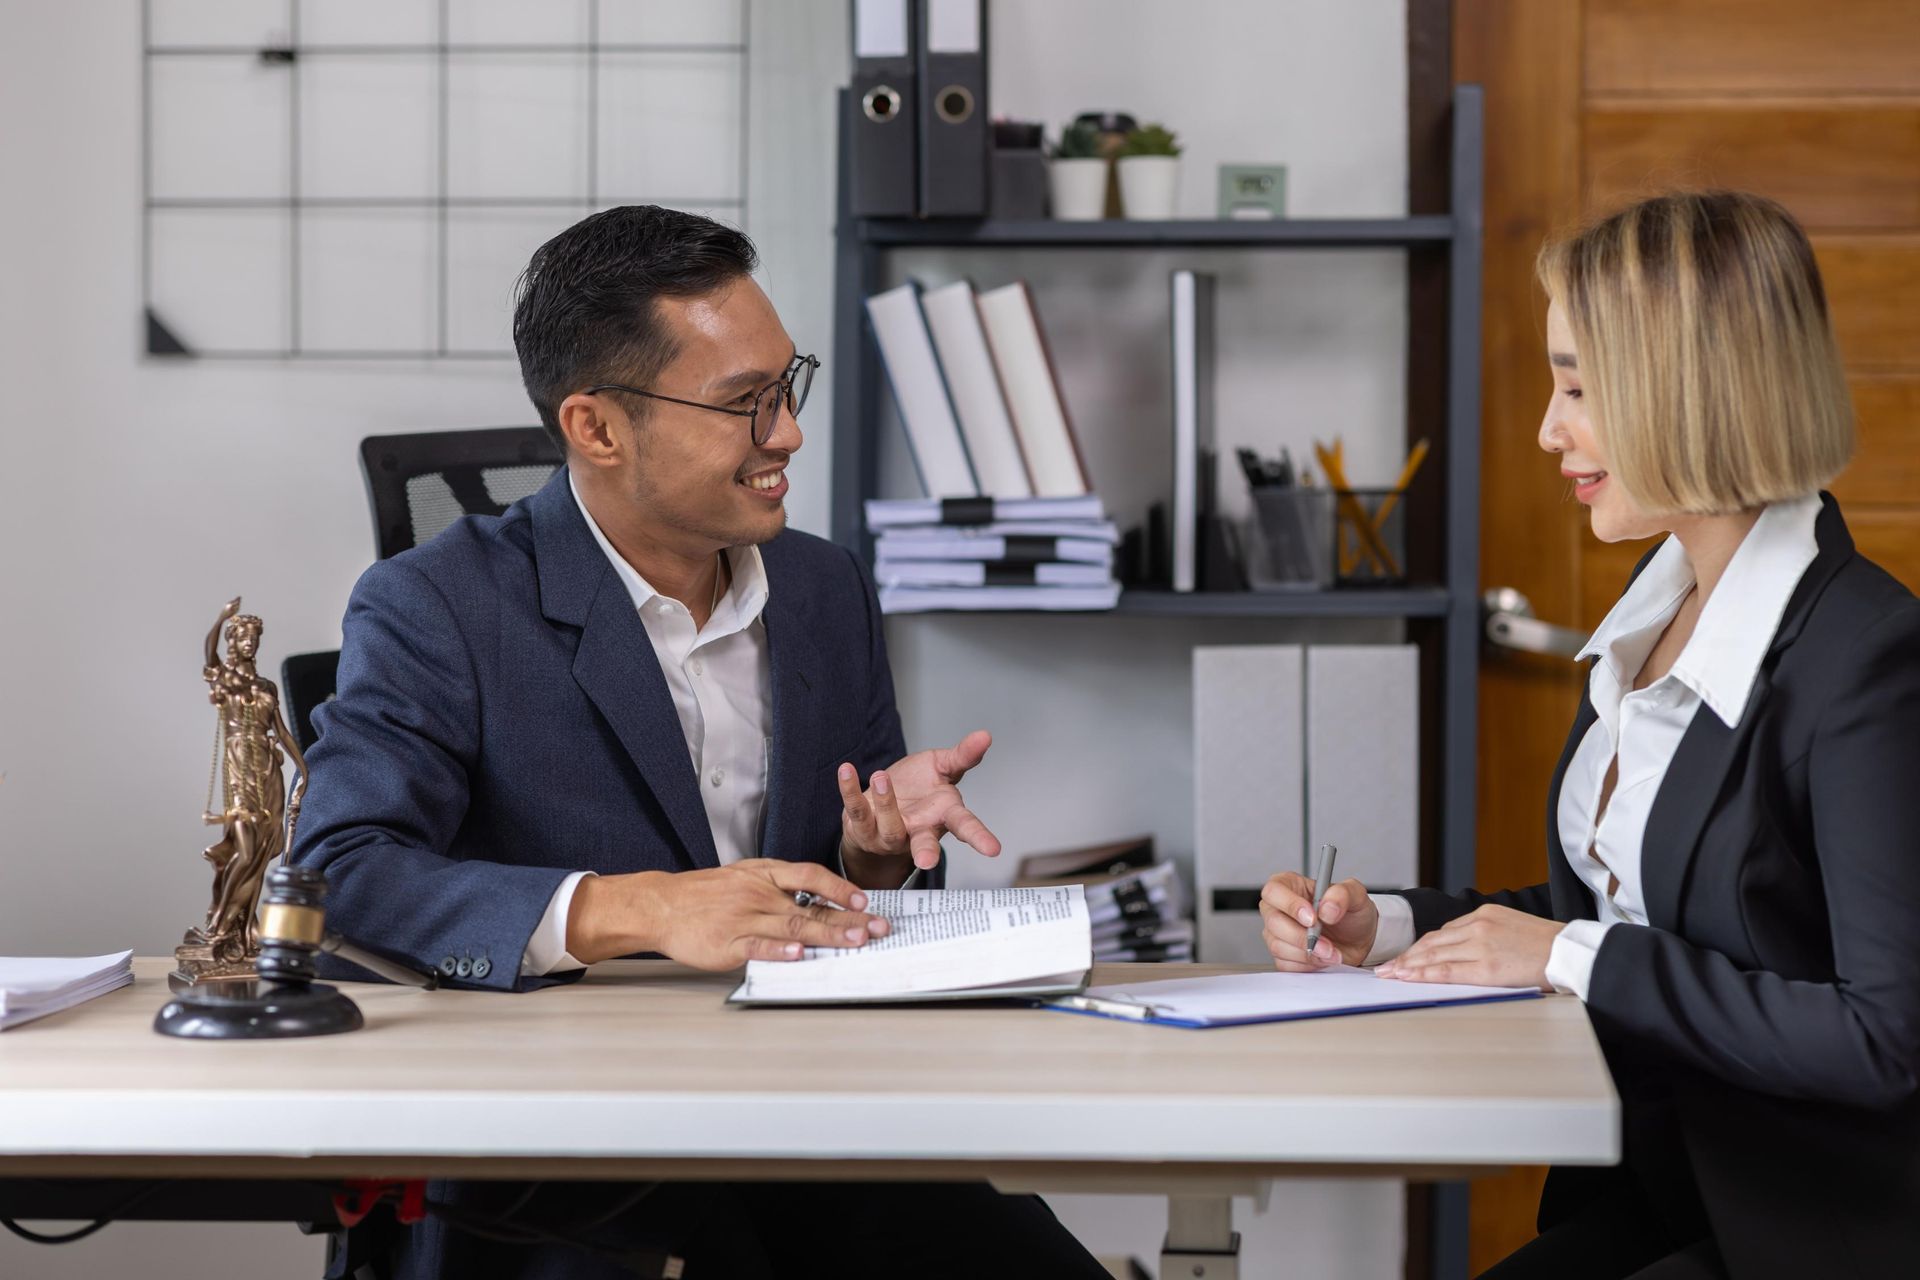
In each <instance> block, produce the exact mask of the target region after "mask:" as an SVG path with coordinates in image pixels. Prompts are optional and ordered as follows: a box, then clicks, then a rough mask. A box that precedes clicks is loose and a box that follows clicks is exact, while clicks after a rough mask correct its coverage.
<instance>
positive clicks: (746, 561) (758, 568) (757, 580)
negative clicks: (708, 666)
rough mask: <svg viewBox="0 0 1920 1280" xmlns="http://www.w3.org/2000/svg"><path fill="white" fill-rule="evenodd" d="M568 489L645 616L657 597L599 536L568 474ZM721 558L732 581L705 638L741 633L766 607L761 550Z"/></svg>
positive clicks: (727, 552)
mask: <svg viewBox="0 0 1920 1280" xmlns="http://www.w3.org/2000/svg"><path fill="white" fill-rule="evenodd" d="M567 488H568V489H569V490H570V491H572V493H573V501H574V503H575V505H577V506H578V507H579V508H580V518H581V519H583V520H585V521H586V522H587V531H588V532H589V533H591V534H592V535H593V540H594V541H595V542H597V543H598V544H599V545H600V550H601V551H602V552H604V553H605V555H606V557H607V560H608V561H609V562H610V563H611V564H612V565H613V571H614V572H615V573H616V574H618V575H620V582H621V585H623V586H625V587H626V589H627V594H628V595H629V596H631V597H632V598H633V607H634V608H635V609H636V610H641V611H643V613H644V610H645V608H646V605H647V602H648V601H650V600H653V599H656V598H657V597H659V595H660V593H659V592H658V591H656V590H655V589H654V586H653V584H652V583H650V582H648V581H647V580H646V579H645V578H643V577H641V576H640V571H639V570H637V569H635V568H634V567H633V566H632V565H630V564H628V563H627V559H626V557H625V556H623V555H621V554H620V553H619V552H618V551H616V550H614V546H613V544H612V543H611V542H609V541H607V535H606V534H605V533H602V532H601V530H600V525H599V523H598V522H597V521H595V520H594V518H593V513H592V512H591V511H588V510H587V504H586V502H585V501H583V500H582V499H581V497H580V486H579V485H578V484H576V483H575V482H574V478H573V475H572V473H571V472H569V473H568V475H567ZM722 554H724V555H725V556H726V557H727V567H728V568H729V569H730V570H732V581H731V582H729V583H728V584H727V592H726V594H725V595H723V596H721V597H720V601H719V603H718V604H717V605H716V606H715V607H714V610H713V616H712V617H710V618H708V619H707V625H706V627H705V628H704V629H703V630H702V631H701V634H702V635H703V636H706V637H719V636H724V635H730V634H732V633H733V632H735V631H744V630H746V629H747V628H748V627H750V626H752V625H753V624H754V623H755V622H757V621H759V619H760V613H761V611H762V610H764V609H765V608H766V607H767V594H768V593H767V567H766V562H765V561H764V560H762V559H761V558H760V548H758V547H755V546H744V547H728V548H727V549H726V550H725V551H724V552H723V553H722Z"/></svg>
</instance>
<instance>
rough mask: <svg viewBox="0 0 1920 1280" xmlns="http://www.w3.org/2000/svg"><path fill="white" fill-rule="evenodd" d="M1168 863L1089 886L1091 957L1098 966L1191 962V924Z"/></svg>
mask: <svg viewBox="0 0 1920 1280" xmlns="http://www.w3.org/2000/svg"><path fill="white" fill-rule="evenodd" d="M1186 910H1187V902H1186V892H1185V890H1184V889H1183V888H1182V886H1181V883H1180V876H1179V874H1178V873H1177V872H1176V870H1175V868H1174V865H1173V864H1172V863H1171V862H1162V863H1157V864H1155V865H1154V866H1151V867H1146V868H1144V869H1142V870H1139V871H1132V872H1128V873H1127V874H1126V875H1122V876H1117V877H1115V878H1114V879H1112V880H1108V881H1106V882H1105V883H1102V884H1090V885H1088V886H1087V913H1088V916H1089V918H1090V919H1091V920H1092V921H1093V958H1094V960H1095V961H1096V962H1098V963H1101V964H1120V963H1123V962H1133V961H1141V960H1169V961H1172V960H1191V959H1193V921H1192V920H1191V919H1189V918H1188V917H1187V914H1186Z"/></svg>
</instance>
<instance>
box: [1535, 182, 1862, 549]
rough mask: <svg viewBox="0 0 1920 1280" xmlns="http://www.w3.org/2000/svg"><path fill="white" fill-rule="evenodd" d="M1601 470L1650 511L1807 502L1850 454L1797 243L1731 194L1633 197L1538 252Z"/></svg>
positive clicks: (1837, 383)
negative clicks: (1574, 354) (1566, 334)
mask: <svg viewBox="0 0 1920 1280" xmlns="http://www.w3.org/2000/svg"><path fill="white" fill-rule="evenodd" d="M1538 270H1539V274H1540V282H1541V284H1543V285H1544V286H1545V287H1546V291H1547V296H1548V297H1549V299H1551V300H1552V301H1554V302H1557V303H1558V304H1559V305H1560V309H1561V311H1562V312H1563V313H1564V314H1565V315H1566V318H1567V323H1568V325H1569V326H1570V327H1571V328H1572V330H1573V337H1574V341H1575V342H1576V343H1577V344H1578V345H1579V348H1580V350H1579V360H1580V380H1581V388H1582V390H1583V392H1584V393H1585V397H1586V404H1587V409H1588V412H1589V415H1590V417H1591V420H1592V423H1593V429H1594V432H1595V433H1596V435H1597V436H1598V438H1599V441H1600V445H1601V448H1603V449H1604V450H1605V451H1606V454H1607V459H1606V461H1607V469H1608V471H1609V473H1610V474H1611V475H1612V476H1613V478H1614V479H1616V480H1618V481H1619V482H1620V483H1621V485H1622V486H1623V487H1624V488H1625V489H1626V491H1627V494H1628V495H1629V496H1630V497H1632V498H1633V500H1634V501H1635V503H1637V504H1638V505H1639V506H1640V507H1641V509H1642V510H1644V511H1646V512H1648V513H1649V514H1653V515H1678V514H1686V515H1727V514H1731V513H1733V512H1737V511H1748V510H1752V509H1754V508H1756V507H1761V506H1765V505H1766V504H1767V503H1770V502H1777V501H1781V500H1784V499H1790V498H1798V497H1803V496H1805V495H1807V494H1809V493H1812V492H1814V491H1815V490H1818V489H1819V488H1821V487H1822V486H1823V485H1825V484H1826V483H1827V482H1828V481H1830V480H1832V479H1833V477H1834V476H1836V475H1838V474H1839V473H1840V471H1841V470H1842V468H1844V467H1845V466H1846V465H1847V461H1848V459H1850V458H1851V457H1852V456H1853V403H1852V400H1851V399H1850V398H1849V396H1848V394H1847V380H1846V375H1845V373H1844V372H1843V371H1842V369H1841V366H1840V350H1839V346H1838V344H1837V343H1836V342H1835V341H1834V337H1833V326H1832V324H1831V323H1830V322H1829V321H1828V319H1827V299H1826V292H1825V290H1824V289H1822V288H1821V285H1820V269H1819V267H1817V266H1816V265H1815V264H1814V260H1813V248H1812V246H1811V245H1809V244H1808V243H1807V236H1806V233H1805V232H1804V231H1802V230H1801V229H1800V225H1799V224H1798V223H1796V222H1795V221H1794V220H1793V218H1792V217H1791V216H1789V215H1788V213H1787V211H1786V210H1785V209H1782V208H1781V207H1780V206H1779V205H1777V204H1775V203H1774V202H1773V201H1771V200H1767V199H1764V198H1762V197H1760V196H1754V195H1747V194H1745V193H1743V192H1738V191H1700V192H1684V193H1680V194H1675V195H1665V196H1659V197H1656V198H1654V199H1651V200H1644V201H1642V202H1640V203H1639V204H1635V205H1632V206H1630V207H1628V208H1626V209H1622V210H1620V211H1619V212H1618V213H1614V214H1610V215H1609V216H1607V217H1605V218H1602V219H1601V220H1600V221H1598V222H1595V223H1593V224H1592V225H1591V226H1589V227H1587V228H1586V229H1585V230H1582V231H1580V232H1578V233H1576V234H1574V235H1572V236H1569V237H1567V238H1566V239H1563V240H1558V241H1553V242H1550V243H1548V244H1547V245H1546V247H1545V248H1543V249H1542V250H1541V251H1540V259H1539V263H1538Z"/></svg>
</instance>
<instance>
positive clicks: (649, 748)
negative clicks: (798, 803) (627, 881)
mask: <svg viewBox="0 0 1920 1280" xmlns="http://www.w3.org/2000/svg"><path fill="white" fill-rule="evenodd" d="M599 550H600V549H599V548H598V547H597V546H596V547H595V548H594V551H595V553H596V554H598V553H599ZM573 678H574V680H575V681H576V682H578V684H579V685H580V688H581V689H582V690H583V691H584V692H585V693H586V695H587V697H589V698H591V699H592V700H593V705H594V706H596V707H598V708H600V714H601V715H604V716H605V717H606V718H607V723H609V724H611V725H612V726H613V732H614V734H615V736H617V737H618V738H619V739H620V745H621V746H623V747H625V748H626V749H627V754H628V755H629V756H631V757H632V758H633V763H634V764H635V765H636V766H637V767H638V768H639V770H640V774H641V776H642V777H644V778H645V779H646V780H647V786H648V787H649V788H650V789H651V790H652V791H653V794H654V798H655V799H657V800H659V801H660V807H661V808H662V809H665V810H666V813H667V821H669V822H671V823H672V824H673V830H674V834H676V835H678V836H679V837H680V843H681V845H682V847H684V848H685V849H686V851H687V852H688V853H689V854H690V855H691V856H692V859H693V862H694V864H695V865H696V866H702V867H717V866H719V865H720V856H719V854H718V852H717V851H716V850H715V849H714V846H713V828H712V826H711V824H709V823H708V821H707V808H706V805H705V804H704V803H702V802H701V799H700V779H699V778H698V777H696V776H695V775H694V772H693V758H692V757H691V756H689V755H688V754H687V740H686V736H685V735H684V734H683V733H682V732H681V729H680V713H679V711H678V710H677V709H675V707H674V705H673V694H672V693H670V692H669V691H668V689H667V679H666V677H665V676H664V675H662V674H661V673H660V661H659V659H658V658H656V657H655V656H654V653H653V642H652V641H651V640H649V639H648V638H647V630H646V628H645V627H644V626H642V625H641V623H640V615H639V614H638V613H636V612H635V611H634V608H633V597H632V596H630V595H628V594H627V588H626V586H625V585H624V584H622V583H621V581H620V578H619V575H617V574H615V573H613V572H612V567H611V566H609V567H608V572H607V574H606V576H605V577H604V578H603V579H602V580H601V584H600V591H599V593H598V594H597V595H596V597H595V598H594V603H593V608H592V610H591V611H590V612H589V613H588V615H587V624H586V627H585V629H584V630H583V631H581V633H580V648H579V650H578V651H577V652H576V653H575V654H574V656H573Z"/></svg>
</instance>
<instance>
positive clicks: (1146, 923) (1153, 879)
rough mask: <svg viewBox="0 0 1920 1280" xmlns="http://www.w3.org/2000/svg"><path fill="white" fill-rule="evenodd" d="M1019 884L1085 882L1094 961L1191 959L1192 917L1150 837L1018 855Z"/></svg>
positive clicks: (1173, 870) (1176, 877) (1178, 884)
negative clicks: (1158, 859)
mask: <svg viewBox="0 0 1920 1280" xmlns="http://www.w3.org/2000/svg"><path fill="white" fill-rule="evenodd" d="M1014 884H1015V885H1018V886H1043V885H1052V884H1079V885H1084V886H1085V890H1084V892H1085V894H1086V899H1087V917H1088V920H1089V922H1090V923H1091V924H1092V926H1093V959H1094V962H1095V963H1096V964H1119V963H1122V962H1127V961H1184V960H1192V959H1193V920H1192V918H1191V917H1190V916H1189V915H1188V910H1187V908H1188V904H1187V895H1186V889H1185V886H1184V884H1183V883H1182V881H1181V879H1180V875H1179V871H1178V869H1177V868H1176V867H1175V866H1174V865H1173V864H1172V863H1171V862H1156V861H1155V860H1154V849H1153V837H1152V836H1134V837H1131V838H1129V839H1126V840H1121V841H1116V842H1114V843H1112V844H1105V845H1096V846H1094V847H1092V848H1087V849H1067V850H1062V851H1061V852H1059V853H1043V854H1033V855H1031V856H1029V857H1025V858H1022V859H1021V860H1020V865H1019V867H1018V869H1017V870H1016V872H1015V879H1014Z"/></svg>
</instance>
